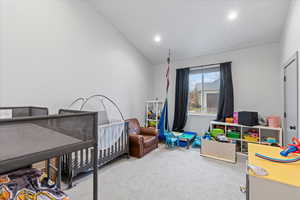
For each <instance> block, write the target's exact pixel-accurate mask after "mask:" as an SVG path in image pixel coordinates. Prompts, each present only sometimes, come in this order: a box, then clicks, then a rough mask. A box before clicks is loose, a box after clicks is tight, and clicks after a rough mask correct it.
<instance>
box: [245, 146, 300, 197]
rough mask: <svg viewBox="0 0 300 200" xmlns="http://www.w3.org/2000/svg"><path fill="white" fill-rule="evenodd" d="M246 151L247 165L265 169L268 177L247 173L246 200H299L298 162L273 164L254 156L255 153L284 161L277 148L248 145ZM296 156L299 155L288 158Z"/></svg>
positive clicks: (299, 175) (299, 172) (299, 169)
mask: <svg viewBox="0 0 300 200" xmlns="http://www.w3.org/2000/svg"><path fill="white" fill-rule="evenodd" d="M248 151H249V153H248V156H249V158H248V159H249V160H248V163H249V164H251V165H255V166H258V167H261V168H263V169H265V170H266V171H267V172H268V175H267V176H257V175H255V174H254V173H253V172H251V171H249V172H248V175H247V186H248V195H247V196H248V198H247V199H249V200H260V199H261V200H263V199H272V200H277V199H278V200H283V199H291V200H293V199H295V198H296V197H297V198H299V199H300V162H295V163H275V162H271V161H268V160H264V159H261V158H259V157H256V156H255V153H259V154H262V155H265V156H269V157H272V158H278V159H286V157H282V156H281V155H280V152H281V151H282V149H281V148H279V147H271V146H266V145H259V144H249V146H248ZM297 156H299V155H298V154H291V155H290V156H289V157H288V158H289V159H290V158H295V157H297ZM297 198H296V199H297Z"/></svg>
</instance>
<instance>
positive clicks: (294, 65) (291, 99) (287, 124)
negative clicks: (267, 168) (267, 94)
mask: <svg viewBox="0 0 300 200" xmlns="http://www.w3.org/2000/svg"><path fill="white" fill-rule="evenodd" d="M283 69H284V138H283V140H284V144H290V143H292V138H293V137H297V138H299V131H298V128H299V92H298V89H299V80H298V79H299V78H298V52H296V53H295V55H294V56H293V57H292V58H291V59H290V60H289V61H288V62H287V63H286V64H285V65H284V66H283Z"/></svg>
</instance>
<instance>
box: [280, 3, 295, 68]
mask: <svg viewBox="0 0 300 200" xmlns="http://www.w3.org/2000/svg"><path fill="white" fill-rule="evenodd" d="M299 19H300V1H299V0H293V1H292V2H291V5H290V10H289V14H288V17H287V20H286V25H285V28H284V31H283V34H282V40H281V50H282V51H281V63H284V62H286V61H287V60H288V59H289V58H290V57H291V56H293V54H294V53H295V52H296V51H299V50H300V22H299Z"/></svg>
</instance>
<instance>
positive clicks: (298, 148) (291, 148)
mask: <svg viewBox="0 0 300 200" xmlns="http://www.w3.org/2000/svg"><path fill="white" fill-rule="evenodd" d="M292 142H293V144H288V146H287V147H286V148H285V149H284V150H283V151H281V152H280V155H282V156H285V157H286V156H288V155H289V154H290V153H299V154H300V141H299V139H298V138H295V137H294V138H293V139H292Z"/></svg>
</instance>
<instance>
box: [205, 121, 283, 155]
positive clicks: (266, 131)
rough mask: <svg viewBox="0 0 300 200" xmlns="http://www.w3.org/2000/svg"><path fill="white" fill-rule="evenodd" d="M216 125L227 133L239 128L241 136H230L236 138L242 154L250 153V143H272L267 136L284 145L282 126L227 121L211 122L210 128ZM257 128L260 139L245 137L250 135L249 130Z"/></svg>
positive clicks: (238, 148) (238, 150)
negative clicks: (247, 124)
mask: <svg viewBox="0 0 300 200" xmlns="http://www.w3.org/2000/svg"><path fill="white" fill-rule="evenodd" d="M216 126H220V127H223V129H224V131H225V134H227V133H228V130H230V129H237V130H238V132H240V138H229V139H230V140H235V141H236V143H237V144H239V145H237V152H238V153H242V154H248V143H256V144H265V145H270V143H268V142H267V141H265V138H267V137H273V138H275V139H276V140H277V144H278V145H280V146H282V128H273V127H268V126H244V125H241V124H234V123H226V122H217V121H211V122H210V130H212V129H213V128H215V127H216ZM252 129H255V130H257V133H258V141H257V142H254V141H248V140H246V139H245V138H244V136H245V135H248V134H247V133H248V131H249V130H252Z"/></svg>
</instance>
